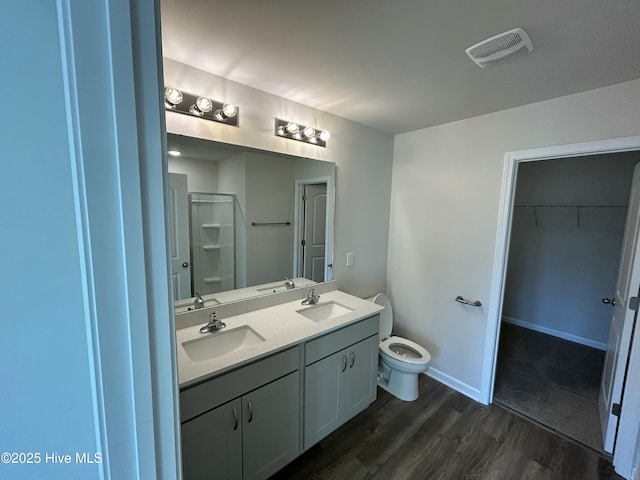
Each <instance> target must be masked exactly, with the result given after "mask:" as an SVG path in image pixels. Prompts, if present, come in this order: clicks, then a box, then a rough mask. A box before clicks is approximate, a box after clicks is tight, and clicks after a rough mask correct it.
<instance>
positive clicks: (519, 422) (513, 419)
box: [271, 375, 622, 480]
mask: <svg viewBox="0 0 640 480" xmlns="http://www.w3.org/2000/svg"><path fill="white" fill-rule="evenodd" d="M271 479H272V480H277V479H305V480H306V479H327V480H329V479H330V480H341V479H345V480H358V479H380V480H382V479H384V480H391V479H394V480H395V479H398V480H399V479H420V480H425V479H428V480H431V479H504V480H519V479H521V480H525V479H531V480H545V479H567V480H590V479H600V480H608V479H622V477H620V476H618V475H617V474H616V473H615V472H614V471H613V467H612V466H611V463H609V462H608V461H607V460H605V459H603V458H601V457H599V456H598V455H597V454H595V453H594V452H592V451H591V450H586V449H584V448H582V447H580V446H578V445H576V444H574V443H571V442H569V441H568V440H565V439H562V438H560V437H558V436H557V435H555V434H553V433H551V432H549V431H547V430H543V429H542V428H540V427H538V426H536V425H534V424H533V423H530V422H528V421H526V420H524V419H522V418H521V417H518V416H516V415H514V414H512V413H510V412H508V411H507V410H505V409H503V408H501V407H498V406H496V405H490V406H485V405H481V404H479V403H477V402H474V401H473V400H471V399H469V398H467V397H465V396H464V395H462V394H460V393H458V392H456V391H454V390H452V389H450V388H448V387H446V386H444V385H442V384H441V383H439V382H437V381H435V380H433V379H431V378H429V377H427V376H426V375H421V376H420V398H419V399H418V400H416V401H415V402H403V401H401V400H398V399H396V398H395V397H393V396H391V395H390V394H388V393H387V392H385V391H383V390H381V389H378V400H376V402H374V404H373V405H371V406H370V407H369V408H368V409H367V410H365V411H364V412H362V413H361V414H360V415H358V416H356V418H354V419H352V420H351V421H350V422H348V423H347V424H346V425H344V426H343V427H342V428H340V429H338V430H337V431H335V432H334V433H332V434H331V435H329V436H328V437H327V438H325V439H324V440H322V441H321V442H320V443H318V444H317V445H315V446H314V447H312V448H311V449H309V451H307V452H306V453H304V454H303V455H302V456H301V457H299V458H298V459H296V460H295V461H294V462H293V463H291V464H290V465H288V466H287V467H285V468H284V469H283V470H281V471H280V472H278V473H277V474H276V475H274V476H273V477H271Z"/></svg>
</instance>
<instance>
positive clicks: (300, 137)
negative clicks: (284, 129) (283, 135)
mask: <svg viewBox="0 0 640 480" xmlns="http://www.w3.org/2000/svg"><path fill="white" fill-rule="evenodd" d="M292 137H293V138H295V139H296V140H302V135H300V132H295V133H294V134H293V135H292Z"/></svg>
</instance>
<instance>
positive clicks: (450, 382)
mask: <svg viewBox="0 0 640 480" xmlns="http://www.w3.org/2000/svg"><path fill="white" fill-rule="evenodd" d="M425 375H428V376H429V377H431V378H433V379H434V380H437V381H439V382H440V383H443V384H445V385H446V386H447V387H450V388H453V389H454V390H456V391H458V392H460V393H462V394H463V395H466V396H467V397H469V398H470V399H471V400H475V401H476V402H480V403H484V402H481V401H480V390H478V389H477V388H473V387H472V386H471V385H468V384H466V383H464V382H461V381H460V380H458V379H457V378H454V377H452V376H451V375H448V374H446V373H444V372H442V371H441V370H438V369H437V368H433V367H429V369H428V370H427V371H426V372H425Z"/></svg>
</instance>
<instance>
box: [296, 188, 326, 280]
mask: <svg viewBox="0 0 640 480" xmlns="http://www.w3.org/2000/svg"><path fill="white" fill-rule="evenodd" d="M320 183H321V184H326V185H327V212H326V227H325V228H326V231H325V239H326V246H325V262H324V281H325V282H328V281H329V280H332V279H333V219H334V215H335V203H336V186H335V183H334V180H333V178H332V177H331V176H323V177H313V178H298V179H296V184H295V193H294V196H295V202H294V211H293V272H291V274H292V276H293V277H296V276H297V275H298V272H299V271H300V248H299V247H300V238H301V234H300V231H301V230H300V229H301V228H302V227H303V226H302V225H301V223H302V222H301V215H302V192H303V191H304V186H305V185H316V184H320Z"/></svg>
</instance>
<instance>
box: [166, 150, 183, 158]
mask: <svg viewBox="0 0 640 480" xmlns="http://www.w3.org/2000/svg"><path fill="white" fill-rule="evenodd" d="M167 153H168V154H169V155H171V156H172V157H179V156H180V155H182V152H179V151H178V150H169V151H168V152H167Z"/></svg>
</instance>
